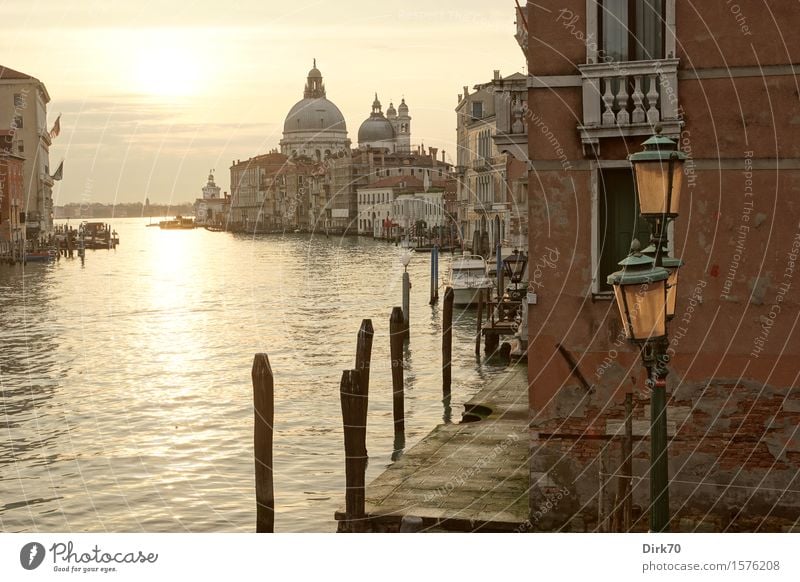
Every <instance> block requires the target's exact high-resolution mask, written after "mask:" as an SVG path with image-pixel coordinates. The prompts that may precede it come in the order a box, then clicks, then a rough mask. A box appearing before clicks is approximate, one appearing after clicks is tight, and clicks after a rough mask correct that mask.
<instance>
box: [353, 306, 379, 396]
mask: <svg viewBox="0 0 800 582" xmlns="http://www.w3.org/2000/svg"><path fill="white" fill-rule="evenodd" d="M374 337H375V332H374V330H373V329H372V320H371V319H364V320H363V321H362V322H361V327H360V328H359V329H358V339H357V340H356V370H358V371H359V373H360V374H361V381H362V382H363V383H364V392H365V393H367V394H368V393H369V368H370V363H371V362H372V339H373V338H374Z"/></svg>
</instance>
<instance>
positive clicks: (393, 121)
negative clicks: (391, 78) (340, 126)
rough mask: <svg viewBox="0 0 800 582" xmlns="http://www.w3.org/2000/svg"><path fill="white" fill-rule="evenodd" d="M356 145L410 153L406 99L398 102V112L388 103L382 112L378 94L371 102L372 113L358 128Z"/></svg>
mask: <svg viewBox="0 0 800 582" xmlns="http://www.w3.org/2000/svg"><path fill="white" fill-rule="evenodd" d="M358 147H359V148H360V149H368V148H369V149H373V150H379V151H385V152H391V153H402V154H409V153H411V117H410V115H409V113H408V105H406V100H405V99H403V101H402V102H401V103H400V109H399V113H398V111H397V110H395V108H394V104H393V103H390V104H389V109H387V110H386V115H384V114H383V111H382V106H381V102H380V100H379V99H378V94H377V93H376V94H375V101H373V102H372V113H371V114H370V116H369V117H368V118H367V119H365V120H364V122H363V123H362V124H361V127H359V128H358Z"/></svg>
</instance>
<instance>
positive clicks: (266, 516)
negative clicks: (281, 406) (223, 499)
mask: <svg viewBox="0 0 800 582" xmlns="http://www.w3.org/2000/svg"><path fill="white" fill-rule="evenodd" d="M252 375H253V410H254V415H255V427H254V430H253V434H254V437H253V444H254V449H255V464H256V533H273V532H274V531H275V492H274V489H273V486H272V426H273V425H272V423H273V420H274V416H275V403H274V388H273V380H272V368H271V367H270V365H269V358H268V357H267V354H256V356H255V358H254V359H253V372H252Z"/></svg>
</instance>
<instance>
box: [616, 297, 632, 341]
mask: <svg viewBox="0 0 800 582" xmlns="http://www.w3.org/2000/svg"><path fill="white" fill-rule="evenodd" d="M622 294H623V290H622V285H614V297H615V298H616V299H617V307H618V308H619V316H620V319H622V327H623V329H624V330H625V337H627V338H629V339H630V338H632V336H631V329H630V326H629V325H628V316H627V315H626V314H625V303H624V299H623V296H622Z"/></svg>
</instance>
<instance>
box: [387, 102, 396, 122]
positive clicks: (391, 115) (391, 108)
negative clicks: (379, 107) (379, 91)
mask: <svg viewBox="0 0 800 582" xmlns="http://www.w3.org/2000/svg"><path fill="white" fill-rule="evenodd" d="M386 117H388V118H389V119H393V118H395V117H397V109H395V108H394V103H389V109H387V110H386Z"/></svg>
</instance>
